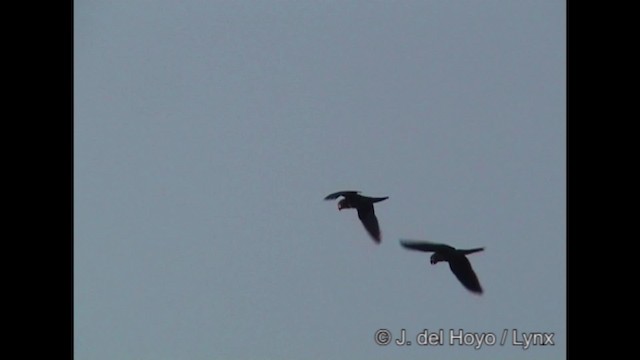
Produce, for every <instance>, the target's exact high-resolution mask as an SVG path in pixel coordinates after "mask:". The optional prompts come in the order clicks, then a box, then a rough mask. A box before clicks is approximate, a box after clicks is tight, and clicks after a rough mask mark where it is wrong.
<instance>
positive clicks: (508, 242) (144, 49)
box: [74, 0, 566, 360]
mask: <svg viewBox="0 0 640 360" xmlns="http://www.w3.org/2000/svg"><path fill="white" fill-rule="evenodd" d="M74 4H75V8H74V15H75V18H74V31H75V46H74V66H75V81H74V91H75V99H74V106H75V114H74V115H75V140H74V151H75V159H74V163H75V164H74V165H75V175H74V183H75V194H74V201H75V203H74V211H75V219H74V223H75V232H74V234H75V246H74V255H75V259H74V274H75V275H74V286H75V290H74V294H75V295H74V306H75V314H74V318H75V320H74V326H75V331H74V337H75V339H74V345H75V357H76V358H77V359H91V360H94V359H95V360H102V359H104V360H107V359H110V360H111V359H148V360H163V359H198V360H199V359H202V360H205V359H206V360H210V359H240V360H244V359H389V358H394V359H426V358H438V359H495V358H510V359H541V358H546V359H563V358H565V352H566V307H565V305H566V247H565V244H566V229H565V228H566V186H565V184H566V183H565V181H566V172H565V168H566V19H565V16H566V4H565V2H564V1H559V0H540V1H534V0H518V1H514V0H502V1H491V0H488V1H470V0H466V1H426V0H425V1H275V0H274V1H230V0H229V1H211V0H201V1H198V0H184V1H176V0H154V1H150V0H149V1H142V0H137V1H136V0H134V1H131V0H126V1H125V0H115V1H101V2H97V1H87V0H79V1H75V3H74ZM339 190H360V191H362V192H363V194H364V195H369V196H389V199H388V200H386V201H384V202H381V203H378V204H376V214H377V216H378V219H379V221H380V227H381V229H382V234H383V235H382V236H383V239H382V243H381V244H380V245H376V244H375V243H374V242H373V241H372V240H371V239H370V238H369V237H368V235H367V233H366V232H365V230H364V228H363V227H362V225H361V223H360V222H359V220H358V217H357V214H356V212H355V211H354V210H343V211H340V212H339V211H338V209H337V206H336V203H337V201H323V198H324V196H326V195H327V194H329V193H332V192H334V191H339ZM399 238H412V239H424V240H430V241H435V242H442V243H447V244H449V245H452V246H455V247H459V248H473V247H481V246H484V247H485V251H484V252H480V253H476V254H472V255H469V260H470V261H471V264H472V265H473V268H474V269H475V271H476V273H477V274H478V277H479V279H480V282H481V284H482V286H483V288H484V290H485V293H484V294H483V295H482V296H476V295H474V294H472V293H470V292H468V291H467V290H466V289H465V288H464V287H462V285H461V284H460V283H459V282H458V281H457V279H456V278H455V276H454V275H453V274H452V273H451V271H450V269H449V267H448V265H447V264H446V263H439V264H437V265H431V264H429V255H430V254H427V253H418V252H412V251H408V250H405V249H404V248H402V247H401V246H400V245H399V242H398V239H399ZM379 329H387V330H388V331H390V333H391V336H392V338H393V339H394V340H395V339H397V338H398V337H400V335H401V333H402V329H404V330H405V331H406V338H407V340H409V341H411V342H412V344H411V345H409V346H407V345H405V346H398V345H396V344H395V342H392V343H391V344H389V345H386V346H381V345H377V344H376V343H375V341H374V334H376V331H378V330H379ZM424 329H428V331H429V332H431V331H436V332H437V331H438V330H440V329H442V330H443V333H444V339H443V344H442V345H440V346H435V345H429V346H419V345H417V344H416V343H415V341H416V336H417V334H419V333H420V332H422V331H423V330H424ZM460 329H461V330H462V331H463V332H464V333H478V334H485V335H487V336H488V340H489V341H490V340H491V335H494V336H495V341H496V344H494V345H493V346H491V345H488V344H485V345H484V346H482V347H481V348H480V349H474V347H473V346H460V345H457V344H454V345H451V344H450V340H452V339H450V334H451V333H450V331H454V332H456V333H457V332H458V331H459V330H460ZM505 329H506V330H507V334H508V336H507V338H506V342H505V343H504V344H500V342H501V337H502V335H503V333H504V331H505ZM514 330H515V331H516V335H517V337H516V338H513V335H514V332H513V331H514ZM522 333H546V334H547V336H551V335H550V334H553V335H552V340H553V343H554V345H546V346H540V345H538V346H531V347H529V348H528V349H527V350H523V346H522V345H518V344H515V345H514V342H516V343H518V342H523V341H524V340H523V338H520V337H521V336H523V334H522ZM485 338H487V337H485Z"/></svg>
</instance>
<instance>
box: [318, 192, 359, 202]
mask: <svg viewBox="0 0 640 360" xmlns="http://www.w3.org/2000/svg"><path fill="white" fill-rule="evenodd" d="M358 193H360V191H338V192H334V193H333V194H329V195H327V196H325V197H324V199H325V200H335V199H337V198H338V197H340V196H348V195H356V194H358Z"/></svg>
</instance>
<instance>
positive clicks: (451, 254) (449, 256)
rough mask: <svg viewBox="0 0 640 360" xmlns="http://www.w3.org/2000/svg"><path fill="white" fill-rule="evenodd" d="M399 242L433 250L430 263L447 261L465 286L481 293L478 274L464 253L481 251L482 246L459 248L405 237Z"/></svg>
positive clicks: (410, 247) (406, 245)
mask: <svg viewBox="0 0 640 360" xmlns="http://www.w3.org/2000/svg"><path fill="white" fill-rule="evenodd" d="M400 244H401V245H402V246H404V247H405V248H407V249H411V250H418V251H426V252H433V255H431V264H432V265H435V264H437V263H439V262H440V261H446V262H448V263H449V267H450V268H451V271H452V272H453V274H454V275H455V276H456V277H457V278H458V280H460V282H461V283H462V285H464V287H465V288H467V289H468V290H469V291H471V292H473V293H476V294H482V287H481V286H480V281H479V280H478V276H476V273H475V272H474V271H473V268H471V263H470V262H469V260H468V259H467V257H466V255H469V254H473V253H476V252H479V251H483V250H484V248H475V249H468V250H461V249H456V248H454V247H452V246H449V245H445V244H438V243H433V242H428V241H415V240H406V239H400Z"/></svg>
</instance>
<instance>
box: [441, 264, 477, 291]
mask: <svg viewBox="0 0 640 360" xmlns="http://www.w3.org/2000/svg"><path fill="white" fill-rule="evenodd" d="M449 267H450V268H451V271H452V272H453V273H454V274H455V276H456V277H457V278H458V280H460V282H461V283H462V285H464V287H466V288H467V289H468V290H469V291H471V292H474V293H476V294H482V287H481V286H480V281H479V280H478V276H476V273H475V272H474V271H473V268H472V267H471V263H470V262H469V259H467V258H466V257H465V256H464V255H460V256H455V257H454V258H452V259H449Z"/></svg>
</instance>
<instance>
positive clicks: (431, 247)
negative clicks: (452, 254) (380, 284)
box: [400, 239, 455, 252]
mask: <svg viewBox="0 0 640 360" xmlns="http://www.w3.org/2000/svg"><path fill="white" fill-rule="evenodd" d="M400 245H402V246H404V247H406V248H407V249H411V250H418V251H427V252H448V251H451V250H455V249H454V248H452V247H451V246H449V245H445V244H439V243H434V242H430V241H418V240H409V239H400Z"/></svg>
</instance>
